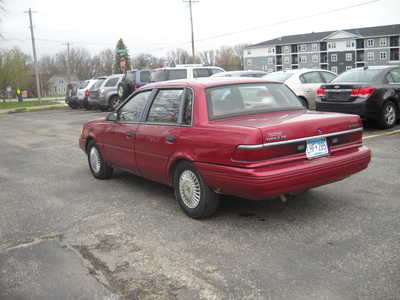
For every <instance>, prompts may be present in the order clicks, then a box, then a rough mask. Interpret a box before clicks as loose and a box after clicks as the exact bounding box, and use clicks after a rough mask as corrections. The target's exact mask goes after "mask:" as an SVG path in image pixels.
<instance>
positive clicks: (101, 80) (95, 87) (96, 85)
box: [92, 79, 105, 89]
mask: <svg viewBox="0 0 400 300" xmlns="http://www.w3.org/2000/svg"><path fill="white" fill-rule="evenodd" d="M104 80H105V79H99V80H97V81H96V82H95V84H94V85H93V87H92V89H98V88H99V87H100V86H101V84H102V83H103V82H104Z"/></svg>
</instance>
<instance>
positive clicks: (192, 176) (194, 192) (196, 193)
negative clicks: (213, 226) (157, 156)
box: [174, 162, 219, 219]
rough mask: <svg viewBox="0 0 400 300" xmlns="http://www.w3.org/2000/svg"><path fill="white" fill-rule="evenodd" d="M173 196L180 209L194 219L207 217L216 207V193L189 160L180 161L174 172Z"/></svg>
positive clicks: (217, 202) (217, 199) (217, 201)
mask: <svg viewBox="0 0 400 300" xmlns="http://www.w3.org/2000/svg"><path fill="white" fill-rule="evenodd" d="M174 189H175V198H176V199H177V200H178V203H179V205H180V207H181V208H182V210H183V211H184V212H185V213H186V214H187V215H188V216H189V217H192V218H194V219H202V218H207V217H210V216H211V215H213V214H214V213H215V212H216V210H217V209H218V205H219V198H218V195H217V194H216V193H215V192H214V191H213V190H211V189H210V187H209V186H208V185H207V183H206V182H205V181H204V179H203V177H202V176H201V174H200V173H199V172H198V171H197V169H196V168H195V167H194V166H193V165H192V164H191V163H189V162H182V163H180V164H179V165H178V166H177V167H176V169H175V172H174Z"/></svg>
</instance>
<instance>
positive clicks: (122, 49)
mask: <svg viewBox="0 0 400 300" xmlns="http://www.w3.org/2000/svg"><path fill="white" fill-rule="evenodd" d="M121 57H124V58H125V60H126V70H130V69H131V61H130V59H129V52H128V49H127V48H126V46H125V44H124V41H123V40H122V39H119V41H118V43H117V46H116V47H115V61H114V68H113V72H114V73H115V74H117V73H122V71H121V69H120V60H121Z"/></svg>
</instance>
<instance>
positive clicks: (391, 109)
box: [379, 101, 397, 129]
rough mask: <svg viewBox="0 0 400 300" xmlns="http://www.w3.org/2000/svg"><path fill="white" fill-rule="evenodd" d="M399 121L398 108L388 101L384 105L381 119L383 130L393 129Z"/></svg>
mask: <svg viewBox="0 0 400 300" xmlns="http://www.w3.org/2000/svg"><path fill="white" fill-rule="evenodd" d="M396 121H397V108H396V106H395V105H394V103H393V102H392V101H387V102H385V103H384V104H383V106H382V110H381V118H380V120H379V123H380V125H381V127H382V128H384V129H387V128H391V127H393V126H394V125H395V124H396Z"/></svg>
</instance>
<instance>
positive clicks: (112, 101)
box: [111, 97, 119, 108]
mask: <svg viewBox="0 0 400 300" xmlns="http://www.w3.org/2000/svg"><path fill="white" fill-rule="evenodd" d="M118 103H119V100H118V98H117V97H114V98H112V99H111V106H112V108H116V107H117V106H118Z"/></svg>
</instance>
